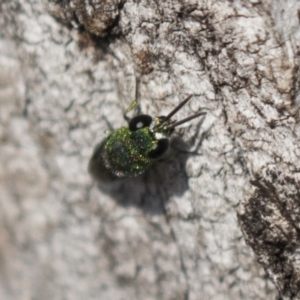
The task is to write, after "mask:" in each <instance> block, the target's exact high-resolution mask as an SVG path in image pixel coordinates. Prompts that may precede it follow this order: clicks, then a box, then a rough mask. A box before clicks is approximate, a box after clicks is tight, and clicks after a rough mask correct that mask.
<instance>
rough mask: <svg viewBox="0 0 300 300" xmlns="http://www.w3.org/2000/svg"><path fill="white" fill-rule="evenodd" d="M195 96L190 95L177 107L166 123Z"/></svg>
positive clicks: (168, 116)
mask: <svg viewBox="0 0 300 300" xmlns="http://www.w3.org/2000/svg"><path fill="white" fill-rule="evenodd" d="M192 97H193V95H189V96H188V97H187V98H186V99H185V100H183V101H182V102H181V103H180V104H179V105H178V106H176V107H175V108H174V109H173V110H172V111H171V112H170V113H169V114H168V115H167V116H166V118H165V119H164V121H168V120H170V119H171V118H172V117H173V116H174V115H175V114H176V113H177V112H178V111H179V109H181V108H182V106H184V105H185V104H186V103H187V102H188V101H189V100H190V99H191V98H192Z"/></svg>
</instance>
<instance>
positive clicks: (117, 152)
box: [88, 95, 206, 181]
mask: <svg viewBox="0 0 300 300" xmlns="http://www.w3.org/2000/svg"><path fill="white" fill-rule="evenodd" d="M191 97H192V95H190V96H189V97H187V98H186V99H185V100H184V101H182V102H181V103H180V104H179V105H178V106H177V107H175V108H174V109H173V110H172V111H171V112H170V113H169V114H168V115H167V116H159V117H155V118H152V117H151V116H149V115H137V116H135V117H133V118H131V119H130V118H129V117H128V116H127V113H128V112H129V111H130V110H132V109H133V108H134V107H135V106H136V105H137V101H133V102H132V103H131V105H130V106H129V107H128V108H127V109H126V111H125V113H124V115H123V117H124V119H125V120H126V121H127V122H128V126H125V127H122V128H120V129H118V130H116V131H115V132H113V133H111V134H110V135H109V136H107V137H106V138H105V139H104V140H103V141H102V142H101V143H99V144H98V145H97V146H96V147H95V150H94V153H93V155H92V157H91V159H90V162H89V167H88V169H89V172H90V174H91V175H92V176H93V177H94V178H95V179H97V180H100V181H111V180H114V179H118V178H126V177H135V176H138V175H140V174H142V173H143V172H144V171H145V170H146V169H147V168H148V167H149V166H150V165H151V164H152V163H153V162H154V161H155V160H156V159H158V158H161V157H162V156H163V155H164V154H165V153H166V152H167V150H168V148H169V144H170V138H171V135H172V133H173V131H174V129H175V127H177V126H179V125H181V124H183V123H186V122H188V121H190V120H192V119H194V118H197V117H199V116H201V115H205V114H206V112H203V111H200V112H198V113H196V114H194V115H192V116H190V117H188V118H185V119H183V120H181V121H176V120H171V118H172V117H173V116H174V115H175V114H176V113H177V112H178V111H179V110H180V109H181V108H182V107H183V106H184V105H185V104H186V103H187V102H188V101H189V100H190V99H191Z"/></svg>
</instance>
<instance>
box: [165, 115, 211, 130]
mask: <svg viewBox="0 0 300 300" xmlns="http://www.w3.org/2000/svg"><path fill="white" fill-rule="evenodd" d="M203 115H206V111H201V112H199V113H197V114H195V115H193V116H190V117H187V118H185V119H183V120H180V121H178V122H176V123H174V124H171V125H170V126H168V129H173V128H175V127H177V126H179V125H181V124H183V123H186V122H188V121H190V120H193V119H196V118H198V117H200V116H203Z"/></svg>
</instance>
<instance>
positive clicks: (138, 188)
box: [97, 117, 210, 215]
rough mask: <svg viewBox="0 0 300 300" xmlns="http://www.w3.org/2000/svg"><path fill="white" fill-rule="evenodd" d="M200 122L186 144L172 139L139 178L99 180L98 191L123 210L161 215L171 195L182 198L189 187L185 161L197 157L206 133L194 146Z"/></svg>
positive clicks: (175, 137)
mask: <svg viewBox="0 0 300 300" xmlns="http://www.w3.org/2000/svg"><path fill="white" fill-rule="evenodd" d="M203 121H204V117H203V118H202V119H201V120H200V122H199V123H198V125H197V126H196V128H194V129H195V131H194V132H195V133H194V135H193V136H192V137H191V138H190V139H189V140H188V141H184V140H183V138H182V137H181V136H180V135H175V136H173V137H172V139H171V140H170V150H169V152H168V153H167V154H166V156H164V157H163V158H162V159H160V160H157V161H155V162H154V163H153V165H152V166H151V168H149V169H147V170H146V171H145V173H143V174H142V175H140V176H138V177H131V178H123V179H119V180H116V181H112V182H109V183H108V182H105V183H104V182H101V181H100V182H98V183H97V184H98V188H99V189H100V190H101V191H102V192H103V193H106V194H109V195H110V196H111V197H112V198H113V199H114V200H115V201H116V202H117V203H118V204H119V205H121V206H123V207H130V206H135V207H138V208H139V209H141V210H143V212H144V213H146V214H151V215H160V214H164V213H165V211H166V203H167V202H168V200H169V199H170V198H171V197H172V196H181V195H183V194H184V192H185V191H186V190H188V188H189V184H188V180H189V176H188V174H187V172H186V161H187V159H188V158H189V157H190V156H191V155H201V153H200V149H201V145H202V143H203V141H204V139H205V138H206V137H207V135H208V133H209V131H210V129H208V130H207V131H204V132H202V133H201V135H200V139H198V140H199V141H198V142H197V144H195V141H196V139H197V137H199V134H198V133H199V132H200V130H201V126H202V124H203ZM185 130H186V129H185ZM185 130H182V132H181V133H184V131H185Z"/></svg>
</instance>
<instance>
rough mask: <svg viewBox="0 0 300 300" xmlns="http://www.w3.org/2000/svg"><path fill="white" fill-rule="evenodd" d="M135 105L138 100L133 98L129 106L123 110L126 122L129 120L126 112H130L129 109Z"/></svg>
mask: <svg viewBox="0 0 300 300" xmlns="http://www.w3.org/2000/svg"><path fill="white" fill-rule="evenodd" d="M137 105H138V101H137V100H133V101H132V102H131V104H130V105H129V107H128V108H127V109H126V110H125V112H124V114H123V117H124V119H125V120H126V121H127V122H128V121H129V120H130V118H129V117H128V116H127V113H128V112H130V111H131V110H133V109H134V108H135V107H136V106H137Z"/></svg>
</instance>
